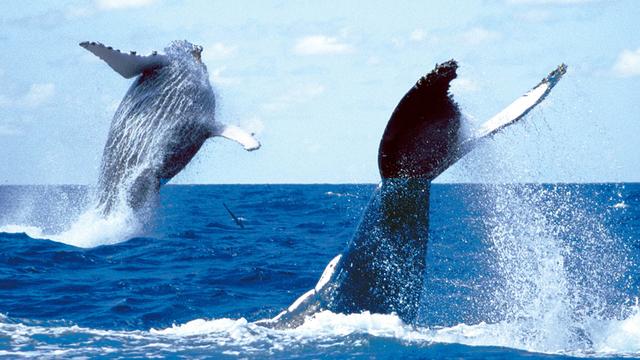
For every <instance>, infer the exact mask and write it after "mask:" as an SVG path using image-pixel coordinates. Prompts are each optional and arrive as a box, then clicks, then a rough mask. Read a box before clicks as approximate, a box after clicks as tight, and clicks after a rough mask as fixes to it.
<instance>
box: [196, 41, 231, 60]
mask: <svg viewBox="0 0 640 360" xmlns="http://www.w3.org/2000/svg"><path fill="white" fill-rule="evenodd" d="M236 50H237V47H236V46H230V45H226V44H224V43H221V42H217V43H215V44H211V45H207V46H204V51H203V52H202V57H203V59H204V60H205V61H213V60H220V59H226V58H228V57H231V56H233V55H234V54H235V53H236Z"/></svg>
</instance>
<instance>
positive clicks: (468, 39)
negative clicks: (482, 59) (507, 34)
mask: <svg viewBox="0 0 640 360" xmlns="http://www.w3.org/2000/svg"><path fill="white" fill-rule="evenodd" d="M498 38H500V33H498V32H496V31H492V30H488V29H485V28H483V27H475V28H473V29H470V30H467V31H466V32H464V33H463V34H462V36H461V39H462V41H464V42H465V43H467V44H470V45H478V44H481V43H485V42H488V41H493V40H496V39H498Z"/></svg>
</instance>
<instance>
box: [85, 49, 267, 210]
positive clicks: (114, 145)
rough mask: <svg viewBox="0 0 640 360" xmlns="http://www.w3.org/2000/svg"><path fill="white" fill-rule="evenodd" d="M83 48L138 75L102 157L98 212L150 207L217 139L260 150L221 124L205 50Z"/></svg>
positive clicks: (248, 136) (126, 74)
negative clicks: (148, 52) (147, 52)
mask: <svg viewBox="0 0 640 360" xmlns="http://www.w3.org/2000/svg"><path fill="white" fill-rule="evenodd" d="M80 46H82V47H83V48H85V49H87V50H89V51H90V52H92V53H93V54H95V55H97V56H98V57H99V58H101V59H102V60H104V61H105V62H106V63H107V64H108V65H109V66H110V67H111V68H112V69H113V70H115V71H116V72H118V73H119V74H120V75H122V76H123V77H125V78H127V79H129V78H132V77H137V78H136V79H135V80H134V82H133V84H132V85H131V87H130V88H129V91H127V93H126V95H125V96H124V98H123V99H122V102H121V103H120V106H119V107H118V109H117V110H116V113H115V115H114V117H113V120H112V122H111V129H110V130H109V136H108V139H107V143H106V145H105V147H104V152H103V155H102V163H101V166H100V178H99V180H98V205H97V208H98V209H99V210H100V211H102V213H103V214H108V213H109V212H111V211H112V210H113V209H114V208H115V207H117V206H119V205H122V204H125V205H128V206H129V207H130V208H133V209H134V210H137V209H139V208H141V207H143V206H144V205H145V204H147V203H148V202H149V201H150V200H152V199H154V198H155V196H156V194H157V193H158V190H159V188H160V185H162V184H164V183H166V182H167V181H169V180H170V179H171V178H173V177H174V176H175V175H176V174H178V173H179V172H180V171H181V170H182V169H183V168H184V167H185V166H186V165H187V164H188V163H189V161H190V160H191V159H192V158H193V157H194V156H195V154H196V153H197V152H198V150H199V149H200V147H201V146H202V144H203V143H204V142H205V140H207V139H208V138H210V137H214V136H222V137H225V138H228V139H231V140H234V141H237V142H238V143H240V144H241V145H242V146H243V147H244V148H245V149H246V150H249V151H251V150H255V149H258V148H259V147H260V143H259V142H258V141H257V140H256V139H255V138H254V137H253V135H252V134H248V133H246V132H245V131H243V130H241V129H240V128H238V127H236V126H233V125H224V124H221V123H219V122H216V121H215V120H214V111H215V105H216V101H215V95H214V92H213V90H212V88H211V84H210V83H209V76H208V73H207V67H206V66H205V64H203V63H202V61H201V53H202V47H201V46H198V45H193V44H191V43H189V42H187V41H173V42H172V43H171V44H170V45H169V46H168V47H166V48H165V49H164V51H165V53H164V54H158V53H157V52H153V53H152V54H151V55H148V56H140V55H137V54H136V52H134V51H132V52H130V53H123V52H120V51H119V50H115V49H113V48H111V47H107V46H105V45H103V44H101V43H96V42H82V43H80Z"/></svg>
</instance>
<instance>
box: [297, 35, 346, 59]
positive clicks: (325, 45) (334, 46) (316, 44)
mask: <svg viewBox="0 0 640 360" xmlns="http://www.w3.org/2000/svg"><path fill="white" fill-rule="evenodd" d="M352 50H353V49H352V47H351V45H349V44H345V43H342V42H340V41H338V39H337V38H334V37H328V36H324V35H313V36H306V37H303V38H301V39H299V40H298V42H297V43H296V45H295V46H294V47H293V51H294V52H295V53H296V54H299V55H326V54H344V53H348V52H350V51H352Z"/></svg>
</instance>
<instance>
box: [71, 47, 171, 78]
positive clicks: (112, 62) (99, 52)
mask: <svg viewBox="0 0 640 360" xmlns="http://www.w3.org/2000/svg"><path fill="white" fill-rule="evenodd" d="M80 46H82V47H83V48H85V49H87V50H89V51H90V52H92V53H93V54H94V55H96V56H97V57H99V58H100V59H102V60H104V61H105V62H106V63H107V65H109V66H110V67H111V68H112V69H113V70H115V71H116V72H117V73H118V74H120V75H122V76H123V77H125V78H126V79H130V78H132V77H134V76H137V75H140V74H142V73H143V72H144V71H147V70H152V69H155V68H159V67H162V66H164V65H167V64H168V63H169V60H168V58H167V57H166V56H165V55H159V54H158V53H156V52H154V53H153V54H152V55H148V56H140V55H136V53H135V52H133V51H132V52H131V53H129V54H126V53H122V52H120V50H115V49H113V48H111V47H107V46H105V45H103V44H101V43H96V42H88V41H85V42H81V43H80Z"/></svg>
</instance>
